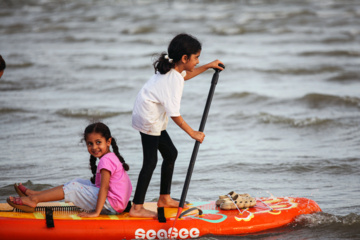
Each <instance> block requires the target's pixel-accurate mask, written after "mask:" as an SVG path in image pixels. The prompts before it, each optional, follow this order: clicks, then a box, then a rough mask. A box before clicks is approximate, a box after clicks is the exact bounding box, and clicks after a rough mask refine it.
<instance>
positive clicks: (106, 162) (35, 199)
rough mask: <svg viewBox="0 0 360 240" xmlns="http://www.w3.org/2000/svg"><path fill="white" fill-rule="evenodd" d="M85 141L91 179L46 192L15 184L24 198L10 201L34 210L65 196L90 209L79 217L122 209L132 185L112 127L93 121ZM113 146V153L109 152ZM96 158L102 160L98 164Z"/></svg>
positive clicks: (76, 180) (127, 200)
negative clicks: (44, 203) (38, 206)
mask: <svg viewBox="0 0 360 240" xmlns="http://www.w3.org/2000/svg"><path fill="white" fill-rule="evenodd" d="M84 140H85V142H86V146H87V149H88V151H89V153H90V167H91V171H92V173H93V177H92V178H91V181H90V180H83V179H75V180H72V181H70V182H68V183H65V184H64V185H61V186H58V187H55V188H52V189H49V190H45V191H33V190H31V189H27V188H26V187H25V186H23V185H22V184H19V185H17V184H15V190H16V191H17V192H18V194H19V195H20V196H22V197H9V198H8V199H7V202H8V203H9V204H10V205H11V206H13V207H15V208H18V209H21V210H23V211H26V212H34V211H35V207H36V205H37V203H39V202H49V201H59V200H63V199H65V201H66V202H73V203H74V204H75V205H76V206H78V207H80V208H82V209H84V210H86V211H89V212H81V213H80V214H79V216H80V217H97V216H99V215H100V214H117V213H121V212H123V211H124V210H125V208H126V207H127V204H128V202H129V199H130V196H131V191H132V185H131V182H130V179H129V176H128V175H127V173H126V171H128V170H129V166H128V165H127V164H126V163H125V161H124V158H123V157H122V156H121V155H120V153H119V148H118V146H117V144H116V141H115V139H114V138H113V137H112V136H111V132H110V129H109V128H108V127H107V126H106V125H105V124H103V123H101V122H97V123H93V124H90V125H89V126H87V127H86V129H85V131H84ZM110 146H111V147H112V149H113V152H110ZM97 158H99V159H100V161H99V164H98V166H96V160H97Z"/></svg>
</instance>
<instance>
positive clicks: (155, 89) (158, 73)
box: [130, 34, 223, 217]
mask: <svg viewBox="0 0 360 240" xmlns="http://www.w3.org/2000/svg"><path fill="white" fill-rule="evenodd" d="M200 53H201V43H200V42H199V41H198V40H197V39H196V38H194V37H193V36H191V35H188V34H179V35H177V36H176V37H175V38H174V39H173V40H172V41H171V42H170V44H169V47H168V53H162V54H161V55H160V57H159V59H158V60H156V61H155V62H154V64H153V65H154V68H155V74H154V75H153V76H152V77H151V78H150V80H149V81H148V82H147V83H146V84H145V85H144V86H143V87H142V89H141V90H140V92H139V93H138V95H137V98H136V100H135V105H134V109H133V114H132V126H133V128H135V129H136V130H138V131H139V132H140V135H141V142H142V146H143V157H144V159H143V166H142V169H141V171H140V174H139V178H138V182H137V186H136V191H135V195H134V199H133V206H132V208H131V210H130V216H134V217H156V216H157V214H156V213H155V212H153V211H150V210H147V209H145V208H144V206H143V204H144V200H145V195H146V191H147V188H148V186H149V183H150V180H151V177H152V174H153V171H154V169H155V167H156V164H157V151H158V150H159V151H160V153H161V155H162V157H163V163H162V167H161V183H160V197H159V200H158V203H157V205H158V207H178V206H179V202H178V201H175V200H173V199H172V198H171V197H170V190H171V181H172V176H173V171H174V165H175V160H176V157H177V154H178V153H177V150H176V148H175V146H174V144H173V143H172V141H171V139H170V136H169V135H168V133H167V132H166V126H167V124H168V118H169V117H171V118H172V120H173V121H174V122H175V123H176V124H177V125H178V126H179V127H180V128H181V129H183V130H184V131H185V132H186V133H187V134H189V135H190V137H191V138H193V139H195V140H196V141H199V142H200V143H201V142H202V141H203V140H204V137H205V135H204V133H202V132H199V131H195V130H193V129H192V128H191V127H190V126H189V125H188V124H187V123H186V122H185V120H184V119H183V118H182V116H181V115H180V102H181V97H182V93H183V88H184V81H185V80H188V79H191V78H193V77H195V76H196V75H198V74H200V73H202V72H204V71H205V70H207V69H209V68H217V69H220V70H223V68H221V67H219V66H218V64H220V63H221V64H222V62H221V61H219V60H215V61H213V62H210V63H208V64H206V65H203V66H201V67H198V68H195V66H196V65H197V64H198V63H199V56H200Z"/></svg>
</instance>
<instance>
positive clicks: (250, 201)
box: [236, 196, 256, 208]
mask: <svg viewBox="0 0 360 240" xmlns="http://www.w3.org/2000/svg"><path fill="white" fill-rule="evenodd" d="M236 200H237V201H236V205H237V206H238V208H250V207H254V206H255V205H256V199H255V198H253V197H241V196H239V197H238V198H237V199H236Z"/></svg>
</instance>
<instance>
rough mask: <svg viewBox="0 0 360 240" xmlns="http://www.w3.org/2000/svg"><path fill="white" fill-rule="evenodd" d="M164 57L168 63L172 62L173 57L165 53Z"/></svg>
mask: <svg viewBox="0 0 360 240" xmlns="http://www.w3.org/2000/svg"><path fill="white" fill-rule="evenodd" d="M165 59H167V60H169V63H172V62H173V59H172V58H169V55H167V54H166V55H165Z"/></svg>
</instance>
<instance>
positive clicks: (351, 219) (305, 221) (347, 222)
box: [291, 212, 360, 231]
mask: <svg viewBox="0 0 360 240" xmlns="http://www.w3.org/2000/svg"><path fill="white" fill-rule="evenodd" d="M291 225H292V226H298V225H301V226H303V227H309V228H318V227H330V228H332V229H336V228H342V229H343V227H349V230H350V227H351V229H353V230H355V231H359V230H358V229H359V228H360V215H359V214H356V213H350V214H348V215H346V216H336V215H333V214H329V213H324V212H319V213H314V214H305V215H300V216H298V217H296V218H295V221H294V222H293V223H292V224H291Z"/></svg>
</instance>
